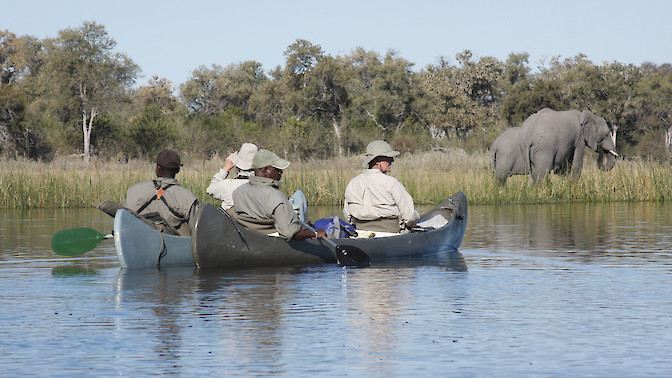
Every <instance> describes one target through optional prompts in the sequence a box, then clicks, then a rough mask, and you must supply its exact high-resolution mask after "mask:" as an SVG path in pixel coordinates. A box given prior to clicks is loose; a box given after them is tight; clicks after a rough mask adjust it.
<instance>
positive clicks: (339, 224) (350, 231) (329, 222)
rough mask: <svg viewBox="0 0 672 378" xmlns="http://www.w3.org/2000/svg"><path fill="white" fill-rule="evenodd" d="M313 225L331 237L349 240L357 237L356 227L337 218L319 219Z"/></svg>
mask: <svg viewBox="0 0 672 378" xmlns="http://www.w3.org/2000/svg"><path fill="white" fill-rule="evenodd" d="M313 225H314V226H315V229H318V228H321V229H323V230H324V231H325V232H326V233H327V235H329V236H331V237H336V238H349V237H354V236H357V231H355V226H353V225H351V224H350V223H348V222H346V221H344V220H343V219H341V218H339V217H337V216H334V217H333V218H323V219H318V220H316V221H315V223H313Z"/></svg>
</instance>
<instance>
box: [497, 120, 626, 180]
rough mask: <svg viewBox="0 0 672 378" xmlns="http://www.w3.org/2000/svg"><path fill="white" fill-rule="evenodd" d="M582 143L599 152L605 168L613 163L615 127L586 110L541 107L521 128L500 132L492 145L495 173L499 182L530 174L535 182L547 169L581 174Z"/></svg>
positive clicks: (574, 174)
mask: <svg viewBox="0 0 672 378" xmlns="http://www.w3.org/2000/svg"><path fill="white" fill-rule="evenodd" d="M584 145H585V146H588V147H590V148H591V149H592V150H593V151H597V152H598V157H597V164H598V166H599V168H600V169H602V170H604V171H609V170H611V169H612V168H613V167H614V166H615V164H616V157H617V156H618V154H617V153H616V151H615V150H616V127H613V130H612V129H611V128H609V126H608V125H607V122H606V121H605V120H604V118H601V117H598V116H596V115H595V114H593V113H591V112H589V111H583V112H580V111H577V110H567V111H555V110H552V109H548V108H544V109H542V110H540V111H539V112H537V113H535V114H533V115H531V116H530V117H529V118H527V119H526V120H525V122H523V125H522V126H520V127H512V128H510V129H508V130H506V131H505V132H503V133H502V134H501V135H500V136H499V137H498V138H497V139H496V140H495V141H494V142H493V144H492V148H491V151H492V153H493V163H494V168H495V176H496V177H497V180H498V181H499V183H500V184H504V183H506V180H507V178H508V177H510V176H512V175H518V174H528V173H529V174H530V175H531V177H532V180H533V181H534V182H536V181H538V180H539V179H543V178H545V177H546V175H548V174H549V173H550V172H552V171H553V172H554V173H556V174H558V175H568V174H570V173H571V175H572V176H573V177H576V178H578V177H580V175H581V170H582V168H583V156H584V154H585V148H584Z"/></svg>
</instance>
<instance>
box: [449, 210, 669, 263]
mask: <svg viewBox="0 0 672 378" xmlns="http://www.w3.org/2000/svg"><path fill="white" fill-rule="evenodd" d="M671 228H672V212H670V205H668V204H651V203H608V204H561V205H555V204H554V205H503V206H482V207H479V208H478V211H475V212H473V213H470V219H469V225H468V228H467V232H466V235H465V239H464V241H463V243H462V246H463V247H465V246H466V247H465V248H470V247H473V248H491V249H495V250H498V251H521V250H522V251H532V252H534V251H539V252H548V251H552V252H560V253H565V254H572V253H580V254H581V255H582V257H583V258H584V259H587V260H590V259H591V258H594V257H597V256H604V255H605V254H606V255H608V254H614V253H623V252H626V253H627V252H631V253H645V252H650V251H656V250H661V249H665V248H668V247H669V246H670V236H669V235H670V231H672V229H671ZM661 237H662V238H661Z"/></svg>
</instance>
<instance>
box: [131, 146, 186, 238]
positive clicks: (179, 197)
mask: <svg viewBox="0 0 672 378" xmlns="http://www.w3.org/2000/svg"><path fill="white" fill-rule="evenodd" d="M180 166H181V163H180V158H179V155H177V153H175V152H174V151H170V150H166V151H162V152H161V153H160V154H159V155H158V156H157V159H156V176H157V177H156V178H155V179H153V180H149V181H143V182H140V183H137V184H135V185H133V186H132V187H130V188H129V189H128V191H127V193H126V201H125V202H124V207H126V208H128V209H131V210H133V211H135V212H137V213H139V214H140V215H144V216H148V217H149V218H150V219H151V218H155V216H153V215H158V216H160V217H161V218H162V219H163V220H164V221H165V222H166V224H167V225H168V226H170V227H172V228H174V229H175V230H177V232H178V233H179V234H180V235H189V234H190V233H191V229H193V226H194V223H195V222H196V211H197V210H198V199H196V196H195V195H194V194H193V193H192V192H191V191H190V190H189V189H187V188H184V187H182V186H180V184H179V182H178V181H177V180H176V179H175V175H176V174H177V173H178V172H179V170H180Z"/></svg>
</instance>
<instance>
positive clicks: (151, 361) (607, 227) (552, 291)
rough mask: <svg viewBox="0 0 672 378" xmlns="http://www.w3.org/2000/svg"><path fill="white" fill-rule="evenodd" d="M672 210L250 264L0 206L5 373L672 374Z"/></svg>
mask: <svg viewBox="0 0 672 378" xmlns="http://www.w3.org/2000/svg"><path fill="white" fill-rule="evenodd" d="M671 210H672V205H668V204H652V203H637V204H607V205H604V204H599V205H535V206H471V207H470V208H469V221H468V228H467V233H466V236H465V239H464V241H463V243H462V246H461V248H460V250H459V251H456V252H454V253H447V254H443V255H439V256H432V257H426V258H421V259H414V260H403V261H392V262H388V263H385V264H376V265H374V266H372V267H371V268H369V269H343V268H339V267H337V266H333V265H323V266H314V267H302V268H273V269H255V270H246V271H221V270H219V271H202V270H201V271H199V270H197V269H195V268H189V267H188V268H177V269H176V268H173V269H166V268H162V269H160V270H159V269H148V270H121V269H120V268H119V265H118V262H117V260H116V256H115V254H114V246H113V244H112V243H111V240H106V241H103V242H101V244H100V246H99V247H98V248H96V249H95V250H94V251H92V252H89V253H87V254H84V255H81V256H77V257H62V256H57V255H55V254H53V252H51V250H50V240H51V236H52V235H53V234H54V233H55V232H57V231H60V230H62V229H67V228H74V227H91V228H94V229H97V230H99V231H101V232H109V231H110V230H111V229H112V218H110V217H108V216H107V215H105V214H103V213H102V212H100V211H97V210H91V209H86V210H56V211H54V210H38V211H36V210H32V211H0V229H1V231H0V232H1V235H2V238H1V239H0V287H2V289H1V290H2V291H1V292H2V296H0V346H1V347H2V353H0V366H2V375H3V376H25V375H41V376H68V377H70V376H74V375H96V376H112V375H128V376H144V375H155V374H181V375H187V376H202V375H206V374H230V375H236V376H241V375H242V376H250V375H283V376H315V375H328V376H345V375H347V376H362V377H364V376H367V377H368V376H430V375H441V376H446V375H450V376H520V375H525V376H545V377H546V376H658V377H664V376H670V375H672V358H671V357H670V353H671V352H672V329H671V328H670V327H671V326H672V321H671V320H672V317H671V315H670V314H672V295H671V293H670V289H671V288H672V258H671V256H670V251H671V250H672V236H671V235H672V230H671V228H672V212H671ZM314 211H315V213H316V214H317V213H318V212H327V211H330V210H325V209H314ZM324 215H330V214H324Z"/></svg>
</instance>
